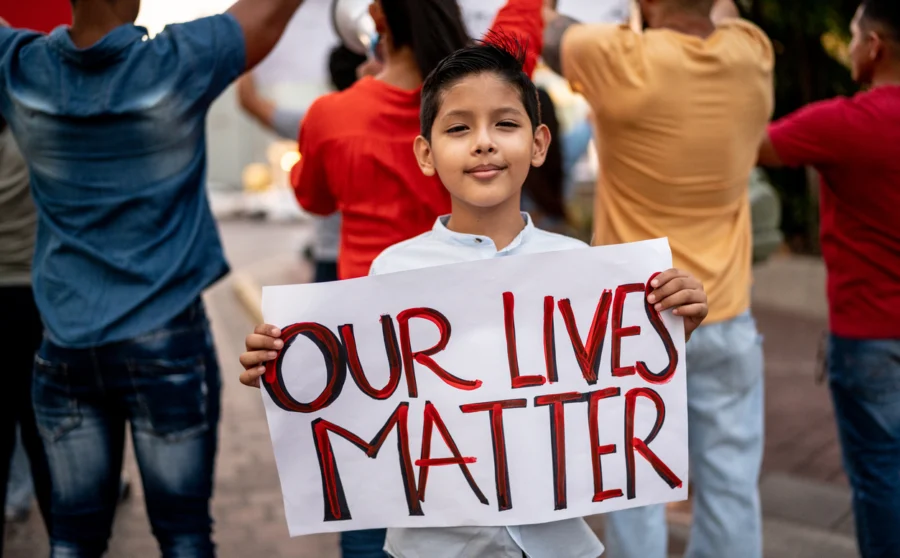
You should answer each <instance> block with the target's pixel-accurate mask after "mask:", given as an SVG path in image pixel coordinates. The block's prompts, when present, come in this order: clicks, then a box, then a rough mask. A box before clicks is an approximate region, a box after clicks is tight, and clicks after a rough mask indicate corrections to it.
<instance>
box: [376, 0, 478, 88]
mask: <svg viewBox="0 0 900 558" xmlns="http://www.w3.org/2000/svg"><path fill="white" fill-rule="evenodd" d="M381 9H382V11H383V12H384V17H385V19H386V20H387V25H388V28H389V29H390V31H391V38H392V40H393V46H394V48H395V49H396V48H403V47H409V48H410V49H411V50H412V52H413V55H414V56H415V58H416V65H418V66H419V72H420V73H421V74H422V79H425V76H427V75H428V74H430V73H431V71H432V70H433V69H434V68H435V66H437V65H438V62H440V61H441V60H443V59H444V58H445V57H447V56H448V55H449V54H450V53H452V52H454V51H456V50H459V49H461V48H463V47H465V46H467V45H468V44H469V43H470V42H471V39H470V38H469V34H468V32H467V31H466V25H465V23H463V18H462V13H461V12H460V10H459V4H457V3H456V0H381Z"/></svg>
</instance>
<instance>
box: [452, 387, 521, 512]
mask: <svg viewBox="0 0 900 558" xmlns="http://www.w3.org/2000/svg"><path fill="white" fill-rule="evenodd" d="M527 404H528V403H527V402H526V401H525V400H524V399H508V400H506V401H490V402H488V403H470V404H468V405H460V406H459V409H460V410H461V411H462V412H464V413H479V412H481V411H488V413H489V415H490V419H491V440H493V442H494V480H495V481H496V484H497V507H498V509H499V510H500V511H505V510H508V509H512V492H511V491H510V488H509V467H508V465H507V460H506V437H505V436H504V434H503V409H521V408H523V407H525V406H526V405H527Z"/></svg>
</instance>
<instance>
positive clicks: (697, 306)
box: [672, 302, 709, 318]
mask: <svg viewBox="0 0 900 558" xmlns="http://www.w3.org/2000/svg"><path fill="white" fill-rule="evenodd" d="M708 312H709V307H708V306H707V305H706V303H703V302H696V303H694V304H686V305H684V306H679V307H678V308H676V309H675V310H672V313H673V314H675V315H676V316H681V317H682V318H705V317H706V314H707V313H708Z"/></svg>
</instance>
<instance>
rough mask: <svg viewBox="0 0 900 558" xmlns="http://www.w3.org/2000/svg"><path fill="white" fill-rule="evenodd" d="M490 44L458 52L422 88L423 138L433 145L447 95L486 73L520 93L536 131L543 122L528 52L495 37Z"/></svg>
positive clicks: (509, 41) (434, 72) (445, 61)
mask: <svg viewBox="0 0 900 558" xmlns="http://www.w3.org/2000/svg"><path fill="white" fill-rule="evenodd" d="M487 41H490V42H482V43H479V44H477V45H475V46H470V47H467V48H463V49H460V50H457V51H456V52H454V53H453V54H451V55H450V56H448V57H446V58H444V59H443V60H441V62H440V64H438V65H437V67H436V68H435V69H434V71H433V72H431V73H430V74H429V75H428V77H427V78H426V79H425V83H424V84H423V85H422V110H421V115H420V121H421V128H422V129H421V132H422V137H424V138H425V139H427V140H428V141H431V129H432V127H434V120H435V118H437V114H438V112H439V111H440V109H441V102H442V100H443V95H444V92H445V91H447V89H449V88H450V87H451V86H453V85H454V84H456V83H458V82H459V81H460V80H461V79H463V78H467V77H469V76H474V75H478V74H484V73H492V74H495V75H496V76H497V77H499V78H500V79H502V80H503V81H505V82H507V83H509V84H510V85H512V86H513V87H515V88H516V89H517V90H518V91H519V95H520V96H521V98H522V104H523V105H524V106H525V113H526V114H528V118H529V120H531V129H532V131H533V130H535V129H536V128H537V127H538V125H539V124H540V122H541V107H540V103H539V102H538V94H537V88H536V87H535V86H534V83H533V82H532V81H531V79H530V78H529V77H528V74H526V73H525V71H524V69H523V66H524V63H525V49H524V48H523V47H522V46H521V45H520V44H519V43H518V42H516V41H515V40H513V39H505V38H503V37H500V36H498V35H495V34H491V35H489V36H488V37H487Z"/></svg>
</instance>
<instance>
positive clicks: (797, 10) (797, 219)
mask: <svg viewBox="0 0 900 558" xmlns="http://www.w3.org/2000/svg"><path fill="white" fill-rule="evenodd" d="M738 1H739V2H740V3H741V8H742V10H743V11H744V14H745V15H746V16H747V17H748V18H749V19H750V20H751V21H753V22H754V23H756V24H757V25H759V26H760V27H761V28H762V29H763V30H765V31H766V33H768V35H769V37H770V38H771V39H772V43H773V45H774V47H775V55H776V64H775V118H778V117H780V116H783V115H785V114H787V113H789V112H793V111H794V110H796V109H798V108H800V107H802V106H803V105H806V104H809V103H811V102H814V101H819V100H822V99H828V98H830V97H834V96H837V95H852V94H854V93H855V92H856V91H857V87H856V85H855V84H854V83H853V80H852V79H851V77H850V71H849V69H848V67H847V44H848V43H849V40H850V20H851V19H852V18H853V14H854V12H855V11H856V8H857V7H858V6H859V0H738ZM769 175H770V177H771V179H772V181H773V184H774V185H775V186H776V188H777V189H778V190H779V193H780V194H781V195H782V202H783V203H782V207H783V218H782V229H783V230H784V233H785V237H786V239H787V241H788V244H789V245H790V246H791V248H792V249H793V250H794V251H799V252H807V253H818V251H819V250H818V246H819V243H818V184H817V182H814V181H812V180H810V178H809V176H808V174H807V172H806V171H804V170H797V169H795V170H779V171H772V172H770V173H769Z"/></svg>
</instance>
